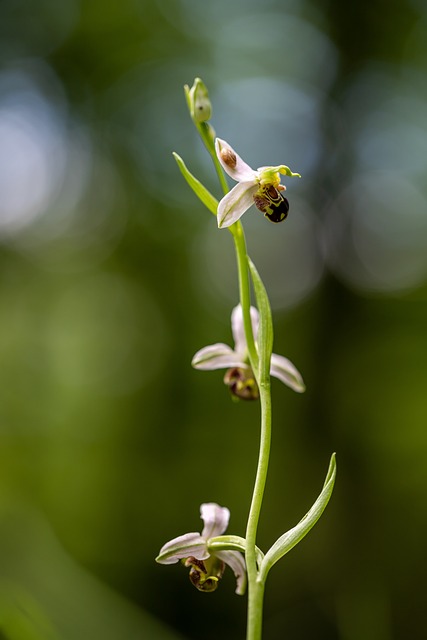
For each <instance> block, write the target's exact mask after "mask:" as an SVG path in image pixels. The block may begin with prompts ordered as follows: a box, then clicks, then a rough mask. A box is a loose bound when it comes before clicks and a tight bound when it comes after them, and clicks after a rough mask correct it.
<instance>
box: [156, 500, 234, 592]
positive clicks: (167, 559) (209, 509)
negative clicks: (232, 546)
mask: <svg viewBox="0 0 427 640" xmlns="http://www.w3.org/2000/svg"><path fill="white" fill-rule="evenodd" d="M200 517H201V518H202V520H203V522H204V527H203V531H202V533H185V534H184V535H182V536H178V537H177V538H174V539H173V540H170V541H169V542H167V543H166V544H165V545H163V547H162V548H161V549H160V553H159V555H158V557H157V558H156V562H158V563H160V564H173V563H175V562H178V561H179V560H181V561H182V562H183V563H184V565H185V566H186V567H190V580H191V582H192V583H193V584H194V586H195V587H196V588H197V589H198V590H199V591H207V592H209V591H215V589H216V588H217V586H218V582H219V580H220V579H221V578H222V576H223V573H224V570H225V565H228V566H229V567H231V569H232V570H233V571H234V575H235V576H236V580H237V588H236V593H237V594H239V595H243V594H244V592H245V589H246V563H245V559H244V557H243V555H242V554H241V553H240V552H239V551H234V550H232V551H217V550H215V552H211V551H210V550H209V540H210V539H211V538H215V537H216V536H221V535H222V534H223V533H224V531H225V530H226V529H227V527H228V522H229V520H230V511H229V509H227V507H220V506H219V505H217V504H215V503H214V502H208V503H204V504H202V505H201V507H200Z"/></svg>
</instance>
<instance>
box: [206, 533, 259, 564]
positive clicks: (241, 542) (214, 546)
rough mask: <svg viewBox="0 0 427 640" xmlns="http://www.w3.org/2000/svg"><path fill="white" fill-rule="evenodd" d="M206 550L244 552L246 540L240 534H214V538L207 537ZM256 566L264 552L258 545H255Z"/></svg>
mask: <svg viewBox="0 0 427 640" xmlns="http://www.w3.org/2000/svg"><path fill="white" fill-rule="evenodd" d="M208 550H209V551H210V552H215V551H240V552H241V553H243V554H244V553H246V540H245V538H241V537H240V536H216V537H215V538H209V540H208ZM255 552H256V556H257V563H258V566H261V563H262V561H263V559H264V554H263V552H262V551H261V549H260V548H259V547H255Z"/></svg>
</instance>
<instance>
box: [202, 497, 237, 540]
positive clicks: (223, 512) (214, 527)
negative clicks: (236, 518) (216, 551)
mask: <svg viewBox="0 0 427 640" xmlns="http://www.w3.org/2000/svg"><path fill="white" fill-rule="evenodd" d="M200 517H201V518H202V520H203V522H204V523H205V526H204V527H203V531H202V536H203V537H204V539H205V540H209V538H213V537H214V536H220V535H221V534H222V533H224V531H225V530H226V528H227V527H228V521H229V520H230V511H229V510H228V509H227V507H220V506H219V505H218V504H216V503H215V502H206V503H204V504H202V506H201V507H200Z"/></svg>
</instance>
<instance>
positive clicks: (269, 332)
mask: <svg viewBox="0 0 427 640" xmlns="http://www.w3.org/2000/svg"><path fill="white" fill-rule="evenodd" d="M248 265H249V270H250V272H251V276H252V282H253V285H254V292H255V299H256V303H257V307H258V311H259V329H258V338H257V343H258V355H259V365H258V372H259V384H263V383H267V382H268V381H269V380H270V364H271V353H272V351H273V320H272V317H271V307H270V301H269V299H268V295H267V291H266V290H265V287H264V284H263V282H262V280H261V278H260V275H259V273H258V271H257V270H256V267H255V265H254V263H253V262H252V260H251V259H250V258H249V256H248Z"/></svg>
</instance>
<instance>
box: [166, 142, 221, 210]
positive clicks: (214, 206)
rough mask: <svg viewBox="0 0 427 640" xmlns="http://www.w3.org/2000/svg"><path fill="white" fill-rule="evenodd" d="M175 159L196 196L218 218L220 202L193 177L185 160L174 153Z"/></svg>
mask: <svg viewBox="0 0 427 640" xmlns="http://www.w3.org/2000/svg"><path fill="white" fill-rule="evenodd" d="M173 157H174V158H175V160H176V162H177V165H178V167H179V169H180V171H181V173H182V175H183V176H184V178H185V179H186V181H187V183H188V184H189V186H190V187H191V189H192V190H193V191H194V193H195V194H196V196H197V197H198V198H199V200H201V201H202V202H203V204H204V205H205V207H207V208H208V209H209V211H211V213H213V214H214V215H215V216H216V214H217V210H218V200H217V199H216V198H214V196H213V195H212V194H211V193H210V192H209V191H208V190H207V189H206V187H204V186H203V185H202V183H201V182H199V180H197V178H195V177H194V176H193V174H192V173H191V172H190V171H189V170H188V169H187V167H186V166H185V162H184V160H183V159H182V158H181V157H180V156H179V155H178V154H177V153H175V152H173Z"/></svg>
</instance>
